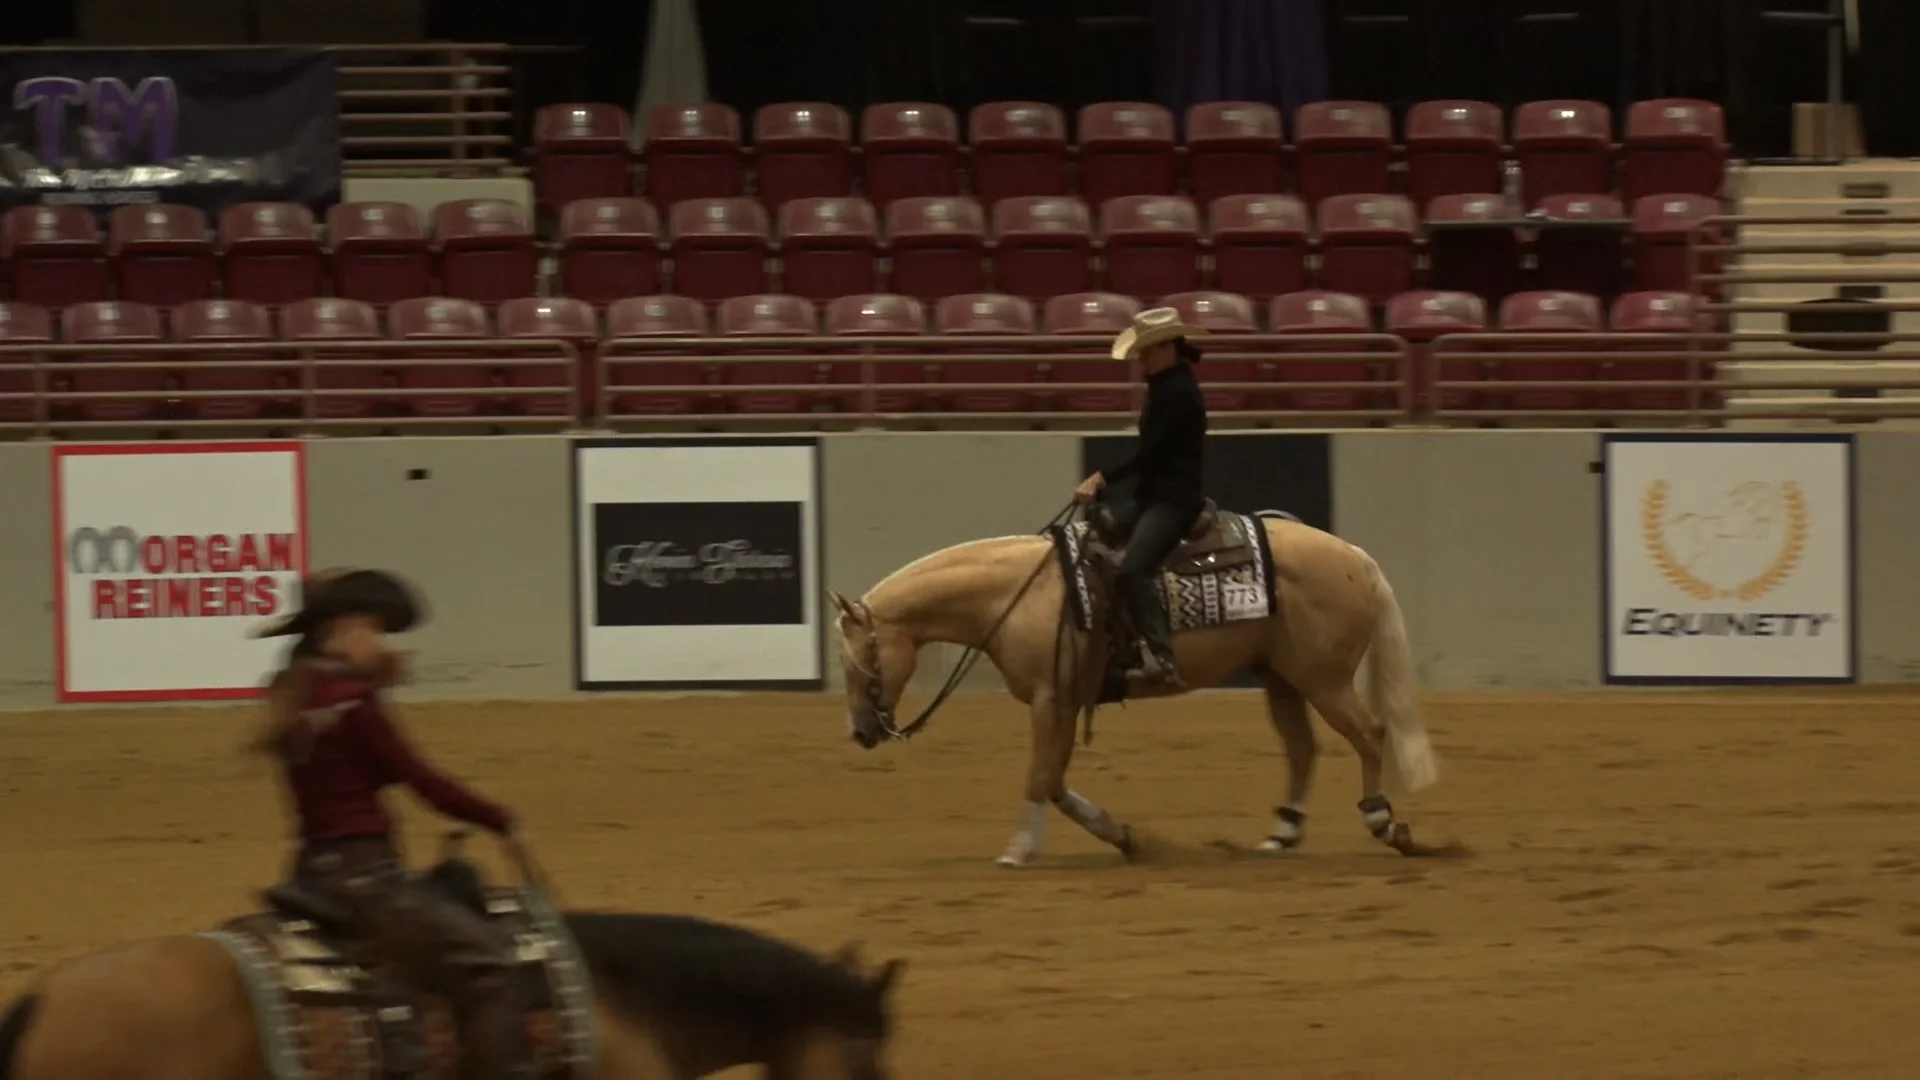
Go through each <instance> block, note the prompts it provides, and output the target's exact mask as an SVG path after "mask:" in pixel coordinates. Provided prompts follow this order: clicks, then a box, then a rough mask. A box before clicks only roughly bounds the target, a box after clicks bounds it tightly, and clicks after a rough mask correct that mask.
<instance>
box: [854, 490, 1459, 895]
mask: <svg viewBox="0 0 1920 1080" xmlns="http://www.w3.org/2000/svg"><path fill="white" fill-rule="evenodd" d="M1115 546H1116V541H1115V539H1113V538H1107V539H1106V540H1105V541H1104V542H1103V540H1102V538H1101V537H1099V536H1098V535H1097V534H1095V533H1093V532H1091V531H1090V529H1089V527H1088V526H1087V525H1086V524H1085V523H1077V524H1074V525H1071V526H1066V527H1063V528H1050V530H1049V533H1048V535H1046V536H1010V537H1001V538H997V539H989V540H974V541H970V542H968V543H963V544H959V545H956V546H954V547H950V548H946V549H944V550H941V551H937V552H934V553H933V554H931V555H927V556H925V557H923V558H921V559H918V560H916V561H914V562H912V563H909V564H908V565H907V566H905V567H902V568H901V569H899V570H897V571H895V572H894V573H893V574H891V575H889V576H888V577H887V578H886V579H885V580H883V581H881V582H880V583H879V584H878V585H875V586H874V587H873V588H872V589H871V590H869V591H868V592H867V594H866V595H865V596H864V597H862V598H861V599H860V600H848V599H846V598H845V597H843V596H841V595H839V594H838V593H832V594H830V596H831V599H832V600H833V603H834V605H835V606H836V607H838V608H839V611H840V614H839V618H838V621H837V626H838V630H839V634H840V640H841V647H842V668H843V673H844V675H845V679H846V689H847V708H848V726H849V728H850V730H851V733H852V736H853V738H854V740H855V741H856V742H858V743H859V744H860V745H861V746H862V747H865V748H867V749H872V748H873V747H874V746H876V745H878V744H879V743H880V742H882V741H883V740H885V739H889V738H893V739H899V738H903V737H905V736H907V735H911V734H912V733H913V732H914V731H915V730H917V729H918V727H919V726H920V725H921V724H924V723H925V721H926V718H927V716H928V715H930V713H931V708H932V707H930V708H929V710H928V712H927V713H923V714H922V716H921V717H920V719H919V720H917V721H915V723H914V724H911V725H907V726H906V727H904V728H902V727H899V726H896V724H895V722H894V717H893V711H894V707H895V706H896V704H897V703H898V702H899V700H900V695H901V693H902V691H903V690H904V689H905V687H906V685H907V682H908V680H909V678H910V677H911V676H912V675H913V672H914V667H915V664H916V662H917V657H918V654H919V650H920V646H922V645H924V644H926V643H927V642H930V641H940V642H949V643H952V644H957V645H964V646H968V647H969V648H977V649H979V650H980V652H981V653H982V654H984V655H985V656H987V657H988V658H990V659H991V660H992V661H993V663H994V665H995V666H997V667H998V668H999V669H1000V673H1001V675H1002V676H1003V677H1004V678H1005V680H1006V685H1007V690H1008V692H1009V693H1011V694H1012V695H1013V696H1014V697H1015V698H1016V699H1018V700H1019V701H1021V702H1023V703H1025V704H1026V705H1027V706H1028V708H1029V710H1030V711H1031V715H1032V721H1033V742H1032V757H1031V760H1030V763H1029V766H1028V770H1027V782H1026V805H1025V807H1024V811H1023V814H1022V818H1021V825H1020V828H1019V830H1018V831H1017V832H1015V833H1014V835H1013V838H1012V840H1011V841H1009V842H1008V844H1007V847H1006V850H1005V852H1004V853H1003V854H1002V855H1001V856H1000V858H999V862H1000V863H1001V864H1002V865H1004V866H1021V865H1024V864H1025V863H1027V862H1028V861H1029V860H1031V859H1032V858H1033V857H1034V855H1035V854H1036V853H1038V852H1039V850H1040V845H1041V838H1042V834H1043V830H1044V827H1045V825H1046V808H1047V805H1048V804H1049V803H1051V804H1052V805H1053V806H1055V807H1057V808H1059V810H1060V811H1061V812H1062V813H1063V814H1065V815H1066V816H1067V817H1068V818H1069V819H1071V820H1072V821H1073V822H1075V823H1076V824H1078V825H1080V826H1081V827H1082V828H1084V829H1086V830H1087V831H1088V832H1090V833H1092V834H1093V835H1094V836H1096V837H1098V838H1100V839H1101V840H1103V841H1105V842H1106V843H1108V844H1110V845H1112V846H1113V847H1115V848H1117V849H1118V850H1119V851H1120V852H1121V853H1122V854H1123V855H1127V856H1129V857H1130V856H1132V855H1133V854H1134V843H1133V835H1132V831H1131V830H1130V829H1129V828H1128V827H1127V826H1126V825H1124V824H1121V823H1120V822H1118V821H1117V820H1115V818H1114V817H1113V816H1112V815H1111V814H1109V813H1108V812H1107V811H1105V810H1103V809H1101V808H1100V807H1099V806H1097V805H1095V804H1094V803H1092V802H1091V801H1089V800H1088V799H1087V798H1085V797H1084V796H1082V795H1081V794H1079V793H1078V792H1076V791H1074V790H1072V789H1071V788H1069V787H1067V783H1066V776H1067V766H1068V764H1069V763H1070V762H1071V761H1072V759H1073V742H1074V738H1073V737H1074V721H1075V718H1076V716H1078V715H1081V714H1085V715H1086V716H1087V717H1088V723H1089V725H1090V724H1091V715H1092V709H1093V707H1094V706H1096V705H1098V704H1101V703H1103V702H1106V701H1112V700H1118V699H1119V698H1120V697H1121V696H1122V692H1119V691H1116V689H1115V687H1114V686H1113V684H1112V681H1111V679H1110V678H1109V673H1110V672H1111V671H1112V670H1113V669H1114V667H1115V665H1114V664H1113V663H1112V658H1113V657H1115V656H1118V655H1121V653H1120V650H1121V649H1123V648H1124V647H1125V645H1126V642H1125V641H1123V640H1118V638H1119V636H1120V632H1118V631H1115V630H1113V629H1111V620H1110V619H1108V618H1105V617H1103V615H1102V612H1103V611H1110V610H1111V599H1110V595H1109V593H1108V590H1107V587H1105V586H1104V585H1103V582H1106V581H1108V580H1110V573H1111V569H1112V566H1113V562H1114V560H1115V559H1116V557H1117V556H1116V554H1115V552H1114V551H1113V550H1112V549H1113V548H1114V547H1115ZM1162 590H1163V595H1164V596H1165V597H1166V598H1167V600H1168V602H1169V606H1170V608H1172V609H1173V611H1174V615H1175V618H1174V619H1173V627H1174V630H1175V635H1174V654H1175V660H1176V663H1177V666H1178V669H1179V672H1180V675H1181V679H1182V681H1183V682H1184V683H1185V684H1186V686H1187V687H1190V688H1199V687H1207V686H1215V685H1218V684H1219V683H1220V682H1221V680H1223V679H1225V678H1227V677H1229V676H1231V675H1233V674H1235V673H1236V672H1240V671H1245V670H1251V671H1253V672H1256V673H1258V675H1259V677H1260V678H1261V680H1262V684H1263V686H1264V688H1265V691H1266V698H1267V712H1268V717H1269V719H1270V720H1271V721H1272V724H1273V727H1274V730H1275V731H1276V732H1277V733H1278V735H1279V737H1280V740H1281V742H1282V744H1283V745H1284V747H1285V748H1286V752H1287V758H1288V766H1289V783H1288V788H1287V801H1286V803H1285V805H1283V806H1281V807H1280V808H1279V809H1278V810H1276V811H1275V823H1274V827H1273V830H1272V832H1271V833H1270V834H1269V835H1268V836H1267V837H1266V839H1265V840H1264V841H1262V843H1261V844H1260V848H1261V850H1264V851H1270V852H1277V851H1282V850H1286V849H1290V848H1293V847H1295V846H1296V845H1298V844H1299V843H1300V840H1301V838H1302V836H1303V827H1304V822H1305V806H1306V801H1307V795H1308V791H1309V788H1310V786H1311V784H1312V780H1313V768H1314V759H1315V757H1316V756H1317V754H1318V752H1319V751H1318V746H1317V744H1316V741H1315V738H1314V733H1313V728H1312V725H1311V722H1310V719H1309V716H1308V712H1307V707H1308V706H1309V705H1311V706H1312V707H1313V709H1314V710H1316V711H1318V712H1319V713H1320V715H1321V716H1322V717H1323V718H1324V719H1325V720H1326V721H1327V723H1328V724H1329V725H1330V726H1331V727H1332V728H1333V729H1334V730H1335V731H1337V732H1339V733H1340V734H1341V735H1342V736H1344V737H1345V738H1346V740H1347V741H1348V742H1349V743H1351V744H1352V745H1353V748H1354V751H1355V752H1356V753H1357V754H1358V755H1359V757H1360V772H1361V777H1360V783H1361V793H1360V794H1361V800H1360V812H1361V815H1362V818H1363V820H1364V821H1365V823H1366V826H1367V828H1368V830H1369V831H1370V832H1372V834H1373V835H1374V836H1375V837H1376V838H1378V839H1379V840H1380V841H1382V842H1383V843H1385V844H1387V845H1388V846H1390V847H1392V848H1394V849H1395V850H1397V851H1400V852H1401V853H1403V854H1410V855H1411V854H1424V853H1427V852H1428V851H1429V849H1426V848H1422V847H1420V846H1419V845H1417V844H1415V843H1414V841H1413V836H1412V830H1411V829H1410V828H1409V827H1408V826H1407V824H1406V823H1405V822H1404V821H1400V820H1397V819H1395V817H1394V813H1393V807H1392V805H1391V804H1390V803H1389V802H1388V801H1387V797H1386V794H1385V792H1386V790H1387V789H1389V788H1391V789H1394V790H1396V791H1404V792H1413V791H1418V790H1420V789H1421V788H1423V787H1426V786H1427V785H1429V784H1431V783H1433V781H1434V780H1435V779H1437V776H1438V768H1437V764H1436V761H1435V757H1434V754H1433V749H1432V746H1431V744H1430V743H1429V741H1428V738H1427V734H1426V731H1425V729H1424V728H1423V726H1422V724H1421V722H1420V716H1419V712H1418V710H1417V707H1416V703H1415V699H1414V685H1413V662H1412V656H1411V652H1410V649H1409V647H1408V643H1407V631H1406V623H1405V620H1404V619H1403V617H1402V615H1401V612H1400V605H1399V602H1398V601H1397V600H1395V599H1394V595H1393V589H1392V587H1391V586H1390V585H1388V583H1387V579H1386V576H1385V575H1384V574H1383V573H1381V570H1380V567H1379V565H1378V564H1377V563H1375V562H1374V561H1373V559H1372V557H1371V556H1369V555H1368V554H1367V553H1366V552H1365V551H1362V550H1361V549H1360V548H1358V547H1356V546H1354V545H1353V544H1350V543H1348V542H1346V541H1345V540H1341V539H1339V538H1338V537H1335V536H1333V535H1331V534H1329V533H1326V532H1323V531H1321V530H1319V529H1315V528H1313V527H1311V526H1308V525H1304V524H1301V523H1300V522H1298V521H1297V520H1294V519H1292V518H1290V517H1286V516H1284V515H1272V516H1269V513H1268V512H1262V514H1260V515H1255V516H1244V515H1238V514H1226V513H1219V512H1216V511H1214V510H1213V508H1212V507H1211V505H1209V508H1208V512H1207V513H1206V514H1204V515H1203V516H1202V519H1201V521H1200V522H1199V523H1198V524H1196V526H1195V529H1194V532H1193V533H1192V534H1191V535H1190V536H1189V538H1188V540H1187V542H1186V543H1185V544H1183V545H1182V547H1181V548H1180V549H1179V550H1177V551H1175V552H1174V554H1173V555H1172V556H1171V557H1170V558H1169V559H1168V561H1167V563H1166V564H1165V566H1164V567H1163V569H1162ZM1369 654H1371V661H1370V662H1369V663H1368V664H1367V669H1368V674H1369V678H1368V690H1369V694H1368V697H1369V699H1370V703H1369V701H1363V700H1362V698H1361V696H1360V694H1358V693H1357V692H1356V691H1355V687H1354V682H1355V676H1356V674H1357V672H1358V669H1359V667H1360V663H1361V660H1362V659H1363V658H1366V657H1368V655H1369ZM950 685H951V680H950ZM1168 692H1170V691H1167V690H1164V689H1162V690H1158V691H1155V692H1152V693H1149V694H1147V695H1144V696H1160V695H1161V694H1164V693H1168ZM943 696H944V691H943ZM938 704H939V701H938V700H936V701H935V703H934V706H933V707H937V706H938ZM1090 733H1091V727H1090V726H1089V737H1090Z"/></svg>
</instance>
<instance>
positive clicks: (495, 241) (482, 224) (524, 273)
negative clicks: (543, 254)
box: [433, 199, 540, 304]
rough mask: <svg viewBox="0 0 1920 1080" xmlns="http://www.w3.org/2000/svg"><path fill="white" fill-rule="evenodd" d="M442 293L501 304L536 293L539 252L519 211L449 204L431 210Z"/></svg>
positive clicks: (504, 205)
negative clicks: (438, 253)
mask: <svg viewBox="0 0 1920 1080" xmlns="http://www.w3.org/2000/svg"><path fill="white" fill-rule="evenodd" d="M433 238H434V242H435V244H436V245H437V246H438V247H439V249H440V292H441V294H442V295H444V296H450V297H453V298H455V299H457V300H472V301H475V302H476V303H481V304H500V303H504V302H506V301H508V300H517V299H519V298H520V297H523V296H533V295H535V294H537V293H538V292H539V291H540V248H539V245H538V244H536V243H535V241H534V238H533V227H532V226H531V225H529V224H528V223H527V219H526V216H525V215H524V214H522V213H521V212H520V208H519V207H518V206H516V205H515V204H513V203H511V202H508V201H507V200H505V199H453V200H450V201H448V202H443V203H441V204H440V205H439V206H437V207H434V210H433Z"/></svg>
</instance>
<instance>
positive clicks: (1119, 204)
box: [1100, 195, 1200, 300]
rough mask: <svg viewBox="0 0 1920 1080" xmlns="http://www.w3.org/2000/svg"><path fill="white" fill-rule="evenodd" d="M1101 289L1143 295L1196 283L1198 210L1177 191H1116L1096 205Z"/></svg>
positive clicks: (1175, 290)
mask: <svg viewBox="0 0 1920 1080" xmlns="http://www.w3.org/2000/svg"><path fill="white" fill-rule="evenodd" d="M1100 232H1101V235H1102V236H1103V237H1104V238H1105V240H1106V264H1107V288H1108V289H1109V290H1111V291H1113V292H1117V293H1125V294H1127V295H1128V296H1138V297H1142V298H1144V299H1149V300H1151V299H1156V298H1158V297H1162V296H1166V295H1168V294H1170V293H1179V292H1191V291H1193V290H1195V289H1198V288H1199V287H1200V212H1199V211H1198V210H1197V209H1195V208H1194V205H1193V203H1192V202H1190V201H1188V200H1187V199H1186V198H1184V197H1183V196H1179V195H1121V196H1118V197H1116V198H1113V199H1110V200H1108V202H1107V203H1106V205H1104V206H1102V207H1101V208H1100Z"/></svg>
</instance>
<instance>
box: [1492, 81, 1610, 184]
mask: <svg viewBox="0 0 1920 1080" xmlns="http://www.w3.org/2000/svg"><path fill="white" fill-rule="evenodd" d="M1513 156H1514V159H1515V160H1516V161H1517V162H1518V163H1519V165H1520V191H1521V201H1522V202H1523V203H1524V204H1525V205H1526V206H1527V207H1528V208H1532V207H1536V206H1539V205H1540V200H1542V199H1545V198H1548V197H1549V196H1553V195H1581V194H1585V193H1587V192H1611V191H1612V190H1614V187H1613V113H1612V112H1611V111H1610V110H1609V109H1608V108H1607V107H1606V106H1605V105H1602V104H1600V103H1599V102H1597V101H1529V102H1527V103H1526V104H1525V105H1522V106H1520V108H1519V109H1518V110H1516V111H1515V112H1514V114H1513Z"/></svg>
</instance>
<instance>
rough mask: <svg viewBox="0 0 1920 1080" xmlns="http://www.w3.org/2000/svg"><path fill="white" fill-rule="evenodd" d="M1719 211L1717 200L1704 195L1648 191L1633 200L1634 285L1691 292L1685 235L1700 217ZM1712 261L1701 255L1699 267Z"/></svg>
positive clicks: (1689, 235) (1693, 228)
mask: <svg viewBox="0 0 1920 1080" xmlns="http://www.w3.org/2000/svg"><path fill="white" fill-rule="evenodd" d="M1718 213H1720V201H1719V200H1718V199H1714V198H1711V197H1709V196H1706V195H1684V194H1675V195H1648V196H1646V197H1644V198H1642V199H1639V200H1638V201H1636V202H1635V203H1634V204H1633V239H1632V244H1633V276H1634V284H1635V287H1636V288H1637V289H1641V290H1650V291H1672V292H1692V291H1693V287H1694V282H1693V273H1692V269H1693V268H1692V267H1691V266H1690V265H1689V262H1688V260H1689V257H1690V256H1689V248H1688V238H1689V237H1691V236H1692V235H1693V233H1694V231H1695V229H1696V228H1698V227H1699V224H1700V222H1701V221H1704V220H1705V219H1707V218H1710V217H1713V216H1714V215H1716V214H1718ZM1714 265H1717V262H1713V261H1711V260H1707V259H1702V263H1701V268H1702V269H1709V268H1711V267H1712V266H1714ZM1707 291H1708V292H1713V291H1714V290H1711V289H1710V290H1707Z"/></svg>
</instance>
